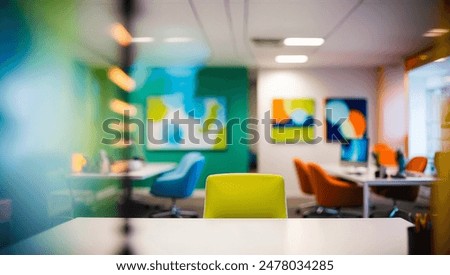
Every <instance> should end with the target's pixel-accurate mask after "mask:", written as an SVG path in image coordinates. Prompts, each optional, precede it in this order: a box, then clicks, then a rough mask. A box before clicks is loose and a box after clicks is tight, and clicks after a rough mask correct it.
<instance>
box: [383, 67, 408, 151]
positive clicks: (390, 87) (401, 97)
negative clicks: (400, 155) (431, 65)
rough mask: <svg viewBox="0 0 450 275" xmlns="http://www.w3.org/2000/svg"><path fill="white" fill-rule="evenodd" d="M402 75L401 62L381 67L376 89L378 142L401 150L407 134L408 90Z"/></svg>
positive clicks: (403, 148)
mask: <svg viewBox="0 0 450 275" xmlns="http://www.w3.org/2000/svg"><path fill="white" fill-rule="evenodd" d="M404 76H405V74H404V68H403V66H402V65H401V64H400V65H393V66H385V67H383V68H382V70H381V72H380V83H379V91H378V106H379V122H378V123H379V124H378V125H379V127H378V142H382V143H386V144H388V145H389V146H391V147H392V148H394V149H401V150H403V151H405V149H406V148H405V143H406V138H407V135H408V92H407V90H406V87H405V77H404Z"/></svg>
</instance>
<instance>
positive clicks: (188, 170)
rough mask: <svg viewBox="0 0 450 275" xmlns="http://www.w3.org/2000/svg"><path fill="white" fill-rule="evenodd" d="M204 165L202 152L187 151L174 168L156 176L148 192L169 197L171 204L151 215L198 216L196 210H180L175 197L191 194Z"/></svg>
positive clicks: (179, 197) (155, 216)
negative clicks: (167, 208) (163, 210)
mask: <svg viewBox="0 0 450 275" xmlns="http://www.w3.org/2000/svg"><path fill="white" fill-rule="evenodd" d="M204 165H205V157H204V156H203V155H202V154H200V153H197V152H192V153H188V154H186V155H185V156H184V157H183V158H182V159H181V161H180V163H179V164H178V166H177V167H176V168H175V169H174V170H172V171H170V172H167V173H164V174H162V175H161V176H160V177H158V178H157V179H156V180H155V182H154V183H153V185H152V188H151V190H150V193H151V194H153V195H154V196H156V197H163V198H171V199H172V206H171V208H170V210H169V211H165V212H161V213H157V214H154V215H152V217H154V218H162V217H174V218H181V217H183V216H187V217H198V214H197V212H195V211H184V210H181V209H180V208H178V207H177V206H176V204H175V203H176V200H177V199H183V198H187V197H190V196H191V195H192V193H193V192H194V189H195V185H196V183H197V181H198V179H199V178H200V175H201V173H202V170H203V167H204Z"/></svg>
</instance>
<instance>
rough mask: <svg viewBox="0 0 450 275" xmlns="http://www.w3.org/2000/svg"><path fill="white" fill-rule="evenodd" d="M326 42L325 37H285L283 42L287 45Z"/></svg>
mask: <svg viewBox="0 0 450 275" xmlns="http://www.w3.org/2000/svg"><path fill="white" fill-rule="evenodd" d="M323 42H325V39H323V38H312V37H310V38H302V37H288V38H286V39H284V41H283V43H284V45H286V46H320V45H322V44H323Z"/></svg>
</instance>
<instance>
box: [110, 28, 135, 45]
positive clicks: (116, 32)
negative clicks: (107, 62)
mask: <svg viewBox="0 0 450 275" xmlns="http://www.w3.org/2000/svg"><path fill="white" fill-rule="evenodd" d="M111 36H112V37H113V38H114V40H116V42H117V43H118V44H119V45H121V46H124V47H126V46H128V45H130V43H131V41H132V37H131V34H130V33H129V32H128V31H127V29H126V28H125V27H124V26H123V25H122V24H120V23H116V24H114V25H113V26H112V27H111Z"/></svg>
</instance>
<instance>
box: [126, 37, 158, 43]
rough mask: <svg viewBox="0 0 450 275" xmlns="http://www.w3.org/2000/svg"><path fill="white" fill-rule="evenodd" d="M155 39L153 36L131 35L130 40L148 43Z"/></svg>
mask: <svg viewBox="0 0 450 275" xmlns="http://www.w3.org/2000/svg"><path fill="white" fill-rule="evenodd" d="M153 41H155V39H154V38H153V37H133V38H132V39H131V42H133V43H150V42H153Z"/></svg>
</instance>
